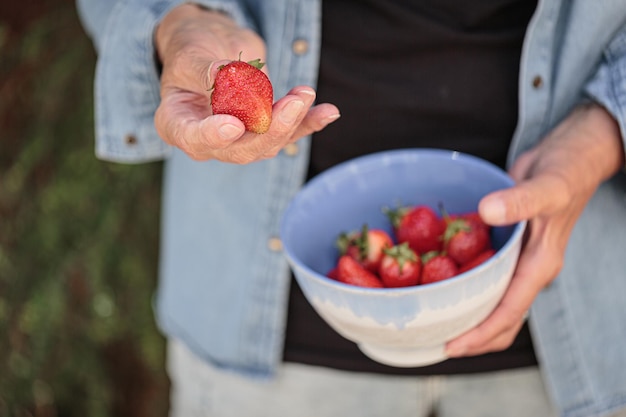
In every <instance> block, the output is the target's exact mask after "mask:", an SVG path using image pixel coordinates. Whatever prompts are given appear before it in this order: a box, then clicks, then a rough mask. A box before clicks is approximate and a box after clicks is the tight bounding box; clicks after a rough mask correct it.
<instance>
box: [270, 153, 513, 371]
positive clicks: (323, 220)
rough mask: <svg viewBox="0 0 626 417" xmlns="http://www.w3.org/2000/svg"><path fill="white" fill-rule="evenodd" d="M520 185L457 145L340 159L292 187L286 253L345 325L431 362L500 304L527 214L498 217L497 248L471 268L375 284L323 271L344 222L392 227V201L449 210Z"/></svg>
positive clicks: (356, 336) (388, 353)
mask: <svg viewBox="0 0 626 417" xmlns="http://www.w3.org/2000/svg"><path fill="white" fill-rule="evenodd" d="M512 185H513V180H512V179H511V178H510V177H509V176H508V175H507V174H506V173H505V172H504V171H503V170H501V169H500V168H498V167H496V166H495V165H493V164H491V163H489V162H487V161H484V160H482V159H479V158H476V157H473V156H470V155H467V154H462V153H459V152H452V151H445V150H436V149H407V150H393V151H386V152H380V153H376V154H371V155H367V156H363V157H360V158H356V159H354V160H350V161H347V162H345V163H342V164H340V165H337V166H335V167H333V168H331V169H329V170H327V171H325V172H324V173H322V174H320V175H318V176H317V177H315V178H313V179H312V180H311V181H310V182H309V183H307V184H306V185H305V186H304V187H303V188H302V190H300V192H299V193H298V194H297V195H296V196H295V197H294V199H293V201H292V202H291V203H290V205H289V206H288V207H287V209H286V211H285V213H284V216H283V218H282V222H281V239H282V242H283V247H284V251H285V255H286V257H287V260H288V262H289V264H290V266H291V268H292V270H293V271H294V275H295V277H296V280H297V282H298V284H299V285H300V287H301V288H302V290H303V292H304V294H305V296H306V297H307V300H308V301H309V302H310V303H311V305H312V306H313V307H314V308H315V310H316V311H317V312H318V314H320V316H321V317H322V318H323V319H324V320H326V321H327V322H328V323H329V325H330V326H331V327H333V328H334V329H335V330H336V331H337V332H338V333H340V334H341V335H343V336H344V337H346V338H347V339H350V340H352V341H354V342H356V343H357V344H358V345H359V347H360V349H361V350H362V351H363V352H364V353H365V354H367V355H368V356H370V357H371V358H372V359H374V360H377V361H379V362H381V363H385V364H388V365H392V366H423V365H427V364H432V363H435V362H439V361H442V360H444V359H446V355H445V352H444V346H445V343H446V342H447V341H449V340H451V339H453V338H454V337H456V336H458V335H460V334H461V333H463V332H465V331H467V330H469V329H470V328H472V327H474V326H476V325H477V324H478V323H480V322H481V321H482V320H483V319H484V318H486V317H487V316H488V315H489V313H490V312H491V311H492V310H493V309H494V308H495V306H496V305H497V304H498V301H499V300H500V298H501V297H502V295H503V293H504V291H505V290H506V288H507V286H508V283H509V281H510V279H511V276H512V274H513V271H514V269H515V265H516V263H517V258H518V255H519V251H520V247H521V241H522V235H523V231H524V228H525V223H524V222H522V223H518V224H515V225H511V226H507V227H496V228H493V231H492V241H493V244H494V246H495V248H496V249H497V252H496V254H495V255H494V256H493V257H492V258H491V259H490V260H488V261H487V262H485V263H483V264H482V265H480V266H479V267H477V268H474V269H473V270H470V271H468V272H466V273H463V274H460V275H458V276H456V277H453V278H451V279H448V280H445V281H441V282H438V283H434V284H428V285H420V286H414V287H406V288H384V289H370V288H361V287H355V286H351V285H346V284H342V283H340V282H337V281H335V280H332V279H330V278H327V277H326V276H325V274H326V273H327V272H328V271H329V270H330V269H331V268H333V266H334V265H335V263H336V261H337V257H338V253H337V249H336V248H335V246H334V242H335V240H336V238H337V236H338V235H339V234H340V233H341V232H345V231H350V230H357V229H360V228H361V226H362V225H363V223H367V224H368V226H369V227H370V228H381V229H385V230H387V231H390V232H391V225H390V223H389V220H388V218H387V216H386V215H385V214H384V213H383V208H384V207H396V206H398V205H417V204H427V205H429V206H431V207H432V208H433V209H435V210H437V209H438V204H439V203H440V202H442V203H443V204H444V205H445V207H446V209H447V211H448V212H449V213H460V212H468V211H475V210H476V209H477V207H478V202H479V201H480V199H481V198H482V197H483V196H485V195H486V194H488V193H490V192H492V191H495V190H499V189H503V188H507V187H510V186H512Z"/></svg>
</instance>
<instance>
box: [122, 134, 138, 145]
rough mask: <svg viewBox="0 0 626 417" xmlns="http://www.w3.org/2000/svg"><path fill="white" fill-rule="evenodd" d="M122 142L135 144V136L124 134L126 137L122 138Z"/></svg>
mask: <svg viewBox="0 0 626 417" xmlns="http://www.w3.org/2000/svg"><path fill="white" fill-rule="evenodd" d="M124 142H126V144H127V145H136V144H137V138H136V137H135V135H126V137H125V138H124Z"/></svg>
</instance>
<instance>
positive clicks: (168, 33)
mask: <svg viewBox="0 0 626 417" xmlns="http://www.w3.org/2000/svg"><path fill="white" fill-rule="evenodd" d="M155 45H156V48H157V52H158V57H159V60H160V62H161V63H162V73H161V102H160V105H159V107H158V109H157V111H156V114H155V127H156V130H157V132H158V133H159V135H160V136H161V138H162V139H163V140H164V141H165V142H166V143H168V144H169V145H172V146H175V147H178V148H180V149H181V150H183V151H184V152H185V153H186V154H187V155H189V156H190V157H191V158H193V159H196V160H210V159H215V160H219V161H224V162H229V163H236V164H247V163H251V162H254V161H258V160H262V159H267V158H272V157H274V156H276V155H277V154H278V153H279V152H280V150H281V149H282V148H283V147H284V146H286V145H287V144H289V143H291V142H295V141H296V140H298V139H299V138H301V137H303V136H306V135H308V134H311V133H313V132H316V131H319V130H321V129H323V128H324V127H325V126H326V125H328V124H329V123H331V122H332V121H334V120H336V119H337V118H338V117H339V110H338V109H337V107H336V106H334V105H332V104H328V103H322V104H318V105H313V103H314V101H315V91H314V90H312V89H311V88H310V87H306V86H298V87H294V88H293V89H292V90H290V91H289V92H288V93H287V94H286V95H285V96H284V97H281V98H278V99H277V100H276V101H275V102H274V103H273V104H272V106H271V113H272V122H271V123H270V125H269V130H267V131H266V132H265V133H264V134H263V135H258V134H256V133H254V132H252V131H246V125H245V122H244V121H242V120H240V119H239V118H238V117H237V116H233V115H230V114H214V113H213V111H212V108H211V94H212V92H213V91H212V89H211V87H212V86H213V85H214V81H215V80H216V77H217V74H218V72H219V67H220V66H223V65H227V64H228V63H230V62H231V61H233V60H237V59H238V57H239V53H240V52H242V55H241V61H249V60H255V59H257V58H260V59H261V60H264V59H265V45H264V43H263V40H262V39H261V37H260V36H258V35H257V34H256V33H254V32H252V31H250V30H247V29H244V28H241V27H239V26H238V25H237V24H236V23H235V22H234V21H233V20H232V19H231V18H229V17H228V16H226V15H224V14H223V13H219V12H215V11H211V10H206V9H203V8H201V7H198V6H196V5H192V4H184V5H181V6H178V7H176V8H174V9H173V10H172V11H170V12H169V13H168V14H167V15H166V16H165V17H164V19H163V20H162V21H161V24H160V25H159V27H158V28H157V31H156V34H155ZM262 71H265V74H267V72H266V71H267V65H266V66H265V67H263V69H262ZM140 140H141V139H140Z"/></svg>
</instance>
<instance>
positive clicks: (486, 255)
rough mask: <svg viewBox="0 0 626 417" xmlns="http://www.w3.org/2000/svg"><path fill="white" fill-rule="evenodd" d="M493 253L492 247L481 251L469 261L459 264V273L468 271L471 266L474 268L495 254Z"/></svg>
mask: <svg viewBox="0 0 626 417" xmlns="http://www.w3.org/2000/svg"><path fill="white" fill-rule="evenodd" d="M495 253H496V251H495V250H494V249H487V250H486V251H484V252H482V253H481V254H479V255H478V256H477V257H475V258H474V259H472V260H471V261H469V262H467V263H465V264H463V265H461V267H460V268H459V274H460V273H462V272H465V271H469V270H470V269H472V268H476V267H477V266H478V265H480V264H482V263H483V262H485V261H486V260H487V259H489V258H491V257H492V256H493V255H495Z"/></svg>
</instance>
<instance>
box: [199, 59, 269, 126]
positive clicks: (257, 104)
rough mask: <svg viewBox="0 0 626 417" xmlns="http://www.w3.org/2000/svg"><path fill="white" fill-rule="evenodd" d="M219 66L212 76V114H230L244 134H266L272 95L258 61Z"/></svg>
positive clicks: (232, 62)
mask: <svg viewBox="0 0 626 417" xmlns="http://www.w3.org/2000/svg"><path fill="white" fill-rule="evenodd" d="M239 58H240V59H239V60H238V61H231V62H230V63H228V64H226V65H222V66H220V68H219V71H218V72H217V75H216V76H215V82H214V84H213V94H212V95H211V107H212V109H213V114H230V115H231V116H235V117H237V118H238V119H239V120H241V121H242V122H243V124H244V126H245V127H246V130H248V131H250V132H254V133H265V132H267V131H268V129H269V128H270V123H271V122H272V103H273V101H274V91H273V88H272V83H271V82H270V80H269V78H268V77H267V75H265V73H263V71H261V68H262V67H263V65H264V63H262V62H261V61H260V60H259V59H257V60H254V61H250V62H244V61H241V55H240V57H239Z"/></svg>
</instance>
